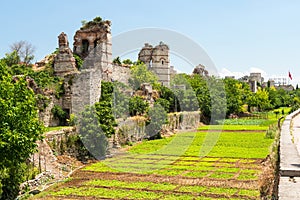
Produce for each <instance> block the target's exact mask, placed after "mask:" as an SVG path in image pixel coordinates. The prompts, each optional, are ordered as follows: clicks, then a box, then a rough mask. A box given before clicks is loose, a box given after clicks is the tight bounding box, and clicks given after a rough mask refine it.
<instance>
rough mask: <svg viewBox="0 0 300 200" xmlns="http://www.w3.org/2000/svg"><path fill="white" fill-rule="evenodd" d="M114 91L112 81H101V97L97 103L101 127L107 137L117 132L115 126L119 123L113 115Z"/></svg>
mask: <svg viewBox="0 0 300 200" xmlns="http://www.w3.org/2000/svg"><path fill="white" fill-rule="evenodd" d="M113 91H114V86H113V84H112V83H111V82H105V81H102V82H101V98H100V101H99V102H98V103H96V104H95V107H96V111H97V115H98V117H99V122H100V128H101V130H102V131H103V133H104V134H105V135H106V136H107V137H111V136H112V135H113V134H115V129H114V127H115V126H116V125H117V124H116V122H115V118H114V115H113V109H112V106H113Z"/></svg>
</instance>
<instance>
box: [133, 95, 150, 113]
mask: <svg viewBox="0 0 300 200" xmlns="http://www.w3.org/2000/svg"><path fill="white" fill-rule="evenodd" d="M148 108H149V103H148V102H147V101H144V100H143V98H142V97H140V96H134V97H131V98H130V100H129V114H130V115H131V116H135V115H142V114H144V113H145V112H146V111H147V110H148Z"/></svg>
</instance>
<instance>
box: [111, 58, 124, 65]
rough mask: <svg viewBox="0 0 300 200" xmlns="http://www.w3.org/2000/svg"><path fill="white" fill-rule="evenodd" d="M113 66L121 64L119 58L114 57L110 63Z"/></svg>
mask: <svg viewBox="0 0 300 200" xmlns="http://www.w3.org/2000/svg"><path fill="white" fill-rule="evenodd" d="M112 62H113V63H114V64H118V65H121V64H122V63H121V59H120V57H119V56H118V57H116V58H115V59H113V61H112Z"/></svg>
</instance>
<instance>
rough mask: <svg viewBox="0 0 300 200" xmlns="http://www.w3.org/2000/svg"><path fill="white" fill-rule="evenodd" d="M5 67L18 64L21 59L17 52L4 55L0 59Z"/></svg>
mask: <svg viewBox="0 0 300 200" xmlns="http://www.w3.org/2000/svg"><path fill="white" fill-rule="evenodd" d="M1 60H2V61H3V62H4V63H5V64H6V65H7V66H10V67H11V66H13V65H16V64H19V63H20V61H21V59H20V56H19V55H18V52H17V51H13V52H11V53H6V54H5V57H4V58H2V59H1Z"/></svg>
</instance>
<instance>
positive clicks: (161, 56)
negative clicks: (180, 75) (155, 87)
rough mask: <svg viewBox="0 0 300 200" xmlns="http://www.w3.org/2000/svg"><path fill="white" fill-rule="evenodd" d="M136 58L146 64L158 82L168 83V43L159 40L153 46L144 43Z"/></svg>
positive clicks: (166, 84)
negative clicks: (157, 43)
mask: <svg viewBox="0 0 300 200" xmlns="http://www.w3.org/2000/svg"><path fill="white" fill-rule="evenodd" d="M138 59H139V60H140V61H142V62H143V63H145V64H146V65H147V66H148V69H149V70H151V71H153V72H154V73H155V74H156V75H157V76H158V80H159V82H161V83H162V84H163V85H164V86H169V85H170V59H169V47H168V45H166V44H164V43H163V42H160V43H159V45H157V46H155V47H154V48H153V46H152V45H150V44H148V43H146V44H145V46H144V47H143V48H142V49H141V51H140V52H139V56H138Z"/></svg>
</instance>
